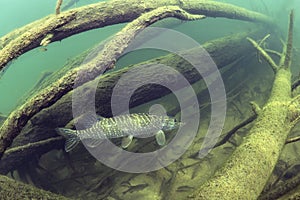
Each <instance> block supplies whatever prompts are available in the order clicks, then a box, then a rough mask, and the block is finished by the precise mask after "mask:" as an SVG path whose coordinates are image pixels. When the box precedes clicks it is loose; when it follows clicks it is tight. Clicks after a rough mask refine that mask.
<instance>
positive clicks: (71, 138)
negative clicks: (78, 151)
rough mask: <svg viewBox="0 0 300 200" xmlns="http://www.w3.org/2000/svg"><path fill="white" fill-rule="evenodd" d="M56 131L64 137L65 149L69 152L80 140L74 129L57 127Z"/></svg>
mask: <svg viewBox="0 0 300 200" xmlns="http://www.w3.org/2000/svg"><path fill="white" fill-rule="evenodd" d="M56 131H57V132H58V134H59V135H61V136H63V137H64V138H66V143H65V151H66V152H69V151H71V150H72V149H74V148H75V147H76V145H77V144H78V143H79V142H80V138H79V137H78V136H77V135H76V130H72V129H67V128H57V129H56Z"/></svg>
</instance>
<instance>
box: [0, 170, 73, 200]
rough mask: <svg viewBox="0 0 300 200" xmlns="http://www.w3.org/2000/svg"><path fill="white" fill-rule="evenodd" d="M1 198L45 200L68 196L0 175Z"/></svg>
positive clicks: (61, 198) (65, 199)
mask: <svg viewBox="0 0 300 200" xmlns="http://www.w3.org/2000/svg"><path fill="white" fill-rule="evenodd" d="M0 198H1V199H44V200H67V199H68V198H66V197H64V196H61V195H58V194H54V193H51V192H48V191H45V190H41V189H38V188H36V187H34V186H31V185H27V184H24V183H21V182H18V181H15V180H13V179H10V178H8V177H6V176H2V175H0Z"/></svg>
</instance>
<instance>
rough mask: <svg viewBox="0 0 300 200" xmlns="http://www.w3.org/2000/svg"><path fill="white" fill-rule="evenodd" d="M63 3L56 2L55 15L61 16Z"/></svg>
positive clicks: (60, 1) (60, 0)
mask: <svg viewBox="0 0 300 200" xmlns="http://www.w3.org/2000/svg"><path fill="white" fill-rule="evenodd" d="M62 2H63V0H57V2H56V7H55V14H57V15H59V14H60V6H61V4H62Z"/></svg>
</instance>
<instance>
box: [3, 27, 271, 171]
mask: <svg viewBox="0 0 300 200" xmlns="http://www.w3.org/2000/svg"><path fill="white" fill-rule="evenodd" d="M263 34H265V33H264V32H263V31H261V30H258V31H255V32H253V33H250V34H249V33H238V34H235V35H230V36H226V37H223V38H218V39H215V40H212V41H208V42H206V43H204V44H203V45H202V47H203V48H204V49H205V50H206V51H207V52H208V53H209V54H210V55H211V57H212V59H213V60H214V62H215V63H216V65H217V66H218V67H219V68H222V67H225V66H226V65H228V64H230V63H232V62H234V61H236V60H237V59H239V58H240V57H241V56H242V55H244V54H250V53H251V52H253V48H252V46H251V44H250V43H248V42H247V41H246V37H254V38H260V37H262V36H263ZM228 48H229V49H231V51H228V50H227V49H228ZM196 52H198V51H195V50H193V49H191V50H190V51H188V52H186V53H188V54H189V55H195V53H196ZM83 54H85V53H83ZM195 56H197V57H199V56H200V55H198V54H197V55H195ZM83 57H85V56H78V57H77V58H76V60H74V61H73V62H71V63H81V62H82V61H83V60H82V59H83ZM151 63H152V65H154V66H155V65H156V63H160V64H164V65H166V66H170V67H174V68H175V69H176V70H178V71H179V72H180V73H181V74H182V75H184V76H185V77H187V79H188V80H189V82H190V83H195V82H196V81H198V80H199V79H200V78H201V76H199V75H198V73H197V71H196V70H195V69H194V68H193V67H192V66H190V64H189V63H188V62H187V61H185V60H184V59H183V58H181V57H180V56H178V55H175V54H169V55H166V56H163V57H159V58H156V59H152V60H149V61H146V62H144V63H142V64H143V65H145V64H151ZM75 67H76V66H69V65H67V66H65V68H67V69H69V68H75ZM137 67H139V64H138V65H134V66H129V67H125V68H122V69H120V70H118V71H114V72H111V73H108V74H105V75H103V76H102V77H100V78H99V80H98V83H97V84H98V87H97V92H96V99H97V104H96V110H97V113H98V114H100V115H102V116H110V115H111V114H110V113H111V103H110V101H111V99H110V97H111V94H112V91H113V88H114V86H115V85H116V84H117V82H118V80H119V78H120V77H121V76H122V74H124V73H126V72H127V71H129V70H134V69H135V68H137ZM149 67H151V66H149ZM62 71H64V70H62ZM150 75H151V74H150ZM54 77H56V75H54ZM174 78H176V77H174ZM53 81H54V80H53V79H49V81H47V82H45V85H48V84H49V83H51V82H53ZM133 81H136V78H134V80H133ZM91 85H92V86H93V85H94V83H93V84H91ZM88 87H89V83H87V84H85V85H83V86H82V88H85V90H86V91H88ZM169 92H170V91H169V90H166V89H165V88H163V87H155V86H154V87H153V85H150V86H147V89H146V88H145V87H142V88H140V90H139V91H136V93H135V94H134V96H132V98H131V99H132V100H131V103H130V107H135V106H138V105H141V104H143V103H146V102H149V101H151V100H154V99H156V98H160V97H162V96H163V95H166V94H168V93H169ZM72 117H73V115H72V91H71V92H69V93H68V94H66V95H64V97H62V98H61V99H60V100H58V101H57V102H56V103H55V104H54V105H53V106H50V107H49V108H47V109H43V110H42V111H40V112H39V113H38V114H36V115H35V116H34V117H33V118H31V119H30V122H31V123H28V124H27V125H26V126H25V127H24V129H23V130H22V132H21V134H20V135H19V136H18V137H17V138H16V139H15V140H14V143H13V145H12V147H11V148H9V149H8V150H7V151H6V152H5V154H4V156H3V158H2V160H1V163H0V173H2V174H6V173H8V172H9V171H11V170H13V169H15V168H17V167H18V166H20V165H21V164H22V163H24V162H25V161H26V159H28V158H29V157H30V156H32V155H40V154H42V153H44V152H46V151H50V150H52V149H53V148H56V147H59V146H62V142H61V141H57V142H52V143H51V144H52V145H48V144H47V145H44V146H43V147H36V148H27V149H24V152H18V151H14V152H12V150H13V149H15V148H18V147H19V146H24V145H26V144H27V143H33V144H34V143H36V142H40V141H44V140H47V139H48V138H51V137H55V136H56V133H55V131H53V129H54V128H57V127H62V126H65V125H66V124H68V123H69V121H71V120H72ZM41 132H43V134H41ZM41 148H43V151H41ZM8 152H11V153H9V154H8Z"/></svg>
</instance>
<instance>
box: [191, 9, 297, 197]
mask: <svg viewBox="0 0 300 200" xmlns="http://www.w3.org/2000/svg"><path fill="white" fill-rule="evenodd" d="M293 17H294V14H293V11H292V12H291V14H290V23H289V30H288V39H287V44H286V45H285V46H284V47H283V49H284V50H283V52H282V54H281V59H280V63H279V64H278V65H277V64H275V62H274V61H273V59H272V58H271V57H270V56H269V55H268V54H267V53H266V52H265V50H264V49H263V48H262V47H261V46H260V45H259V44H257V43H256V42H255V41H254V40H252V39H251V38H248V40H249V41H250V42H251V43H252V44H253V46H254V47H255V48H256V49H257V50H258V51H259V53H260V54H261V55H262V57H263V58H264V59H265V60H266V61H267V62H268V64H269V65H270V66H271V67H272V69H273V71H274V73H275V80H274V83H273V88H272V91H271V95H270V97H269V99H268V101H267V103H266V104H265V105H264V106H263V108H261V109H259V107H258V106H255V112H256V113H257V119H256V120H255V124H254V125H253V127H252V128H251V130H250V131H249V135H248V136H247V137H246V138H245V140H244V142H243V143H242V144H241V145H240V146H239V147H237V149H236V150H235V151H234V152H233V154H232V155H231V157H230V158H229V159H228V161H227V162H226V163H225V165H224V166H223V167H222V168H221V169H220V170H218V171H217V172H216V173H215V175H214V176H213V177H212V178H211V179H210V180H208V181H207V182H206V183H204V184H203V185H202V186H201V187H200V188H199V189H197V190H196V192H195V193H194V194H193V195H191V198H193V199H257V197H258V196H259V195H260V193H261V192H262V190H263V188H264V186H265V184H266V183H267V181H268V178H269V177H270V175H271V173H272V171H273V169H274V167H275V164H276V163H277V161H278V158H279V155H280V153H281V151H282V148H283V146H284V144H285V141H286V139H287V136H288V134H289V132H290V130H291V128H292V127H293V126H294V125H295V124H296V123H297V122H298V121H299V119H300V118H299V114H300V113H299V109H298V108H299V96H297V97H294V98H292V96H291V90H292V87H291V72H290V65H291V53H292V38H293V21H294V18H293Z"/></svg>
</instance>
